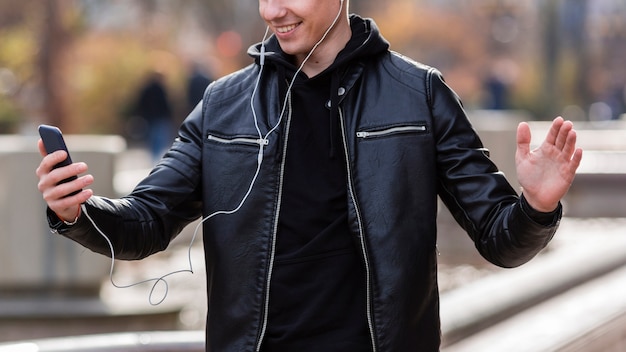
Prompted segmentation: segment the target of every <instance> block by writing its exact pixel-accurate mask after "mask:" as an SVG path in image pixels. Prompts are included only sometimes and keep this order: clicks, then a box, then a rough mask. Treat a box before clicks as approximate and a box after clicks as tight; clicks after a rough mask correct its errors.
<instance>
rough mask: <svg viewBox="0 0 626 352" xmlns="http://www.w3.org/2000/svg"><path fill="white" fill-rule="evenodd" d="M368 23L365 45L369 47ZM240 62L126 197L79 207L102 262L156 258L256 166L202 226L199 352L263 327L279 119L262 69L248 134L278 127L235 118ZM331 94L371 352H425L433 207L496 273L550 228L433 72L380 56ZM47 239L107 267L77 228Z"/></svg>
mask: <svg viewBox="0 0 626 352" xmlns="http://www.w3.org/2000/svg"><path fill="white" fill-rule="evenodd" d="M368 24H369V26H370V27H371V29H370V30H371V38H369V40H377V39H378V38H379V34H378V31H377V29H376V27H375V25H374V24H373V22H368ZM257 49H258V47H257ZM253 51H254V50H253ZM253 55H256V56H257V63H256V64H253V65H250V66H249V67H247V68H245V69H243V70H241V71H238V72H236V73H234V74H231V75H229V76H227V77H225V78H223V79H220V80H218V81H216V82H214V83H213V84H211V86H210V87H209V88H208V89H207V92H206V94H205V97H204V101H203V102H202V104H201V105H199V106H198V107H197V108H196V109H195V110H194V111H193V112H192V113H191V114H190V116H189V117H188V118H187V119H186V120H185V122H184V123H183V124H182V127H181V128H180V131H179V138H178V139H177V140H176V141H175V143H174V145H173V146H172V148H171V149H170V150H169V152H168V153H167V154H166V156H165V157H164V159H163V160H162V161H161V162H160V163H159V164H158V165H157V166H156V167H155V168H154V170H153V171H152V173H151V174H150V175H149V176H148V177H147V178H146V179H145V180H144V181H142V182H141V183H140V184H139V185H138V187H137V188H136V189H135V190H134V191H133V192H132V194H131V195H129V196H128V197H125V198H122V199H120V200H110V199H106V198H102V197H92V199H90V200H89V201H88V202H87V209H88V213H89V214H90V215H91V217H92V218H93V219H94V220H95V221H96V223H98V224H99V226H100V227H101V228H102V230H103V231H104V232H105V233H106V234H107V235H108V236H109V237H110V238H111V240H112V241H113V243H114V247H115V252H116V258H120V259H140V258H144V257H146V256H148V255H150V254H152V253H155V252H157V251H161V250H163V249H165V248H166V247H167V245H168V243H169V242H170V241H171V240H172V238H173V237H175V236H176V234H177V233H178V232H179V231H180V230H181V229H182V228H183V227H184V226H185V225H187V224H188V223H189V222H191V221H193V220H194V219H197V218H198V217H199V216H207V215H209V214H213V213H215V212H217V211H230V210H234V209H235V208H237V207H238V206H239V205H240V203H241V201H242V199H243V197H244V195H245V194H246V192H247V191H248V189H249V187H250V185H251V182H252V181H253V178H254V175H255V171H256V170H257V166H259V168H260V170H259V174H258V177H257V178H256V180H255V182H254V186H253V187H252V189H251V191H250V194H249V196H248V197H247V199H246V200H245V202H244V203H243V205H242V206H241V208H240V209H239V210H238V211H236V212H235V213H233V214H222V213H220V214H218V215H215V216H213V217H212V218H210V219H208V220H206V221H205V222H204V224H203V237H204V249H205V257H206V272H207V294H208V307H209V310H208V317H207V327H206V331H207V351H219V352H223V351H255V350H257V349H258V348H259V347H260V341H262V338H263V336H264V333H265V327H266V324H267V321H266V317H267V313H268V304H269V302H268V297H269V290H271V276H272V267H273V259H274V245H275V241H276V239H275V234H276V231H277V222H278V220H277V217H278V214H279V210H280V208H281V199H282V193H281V192H282V181H283V179H282V175H283V174H282V172H283V162H284V156H285V152H286V150H288V149H289V145H290V143H291V141H290V140H289V123H290V119H291V116H290V109H289V107H288V106H287V110H286V113H285V115H284V117H283V119H282V121H278V117H279V116H280V111H281V108H282V105H281V103H280V102H281V101H282V99H281V96H280V94H281V93H280V92H279V89H278V88H277V87H278V86H279V84H278V82H277V80H278V75H277V74H276V72H275V70H272V67H271V66H268V65H266V67H265V68H264V70H263V73H262V75H261V80H260V85H259V86H260V87H261V88H260V89H259V91H258V92H257V97H256V99H255V106H256V108H255V110H256V115H257V122H258V127H259V130H260V131H261V136H262V137H265V134H266V133H267V132H268V131H269V130H271V129H272V128H273V127H274V126H276V125H277V126H278V127H277V128H276V130H275V131H274V132H272V133H271V134H269V136H267V138H260V137H259V134H258V132H257V129H256V128H255V121H254V118H253V112H252V110H251V107H250V101H251V95H252V91H253V89H254V87H255V81H256V80H257V77H259V70H260V66H259V65H258V62H259V60H258V52H256V53H255V52H253ZM340 84H341V88H343V89H340V90H339V95H340V96H339V104H340V105H339V117H340V121H341V134H342V137H343V138H342V139H343V146H342V148H341V150H342V151H343V153H345V158H346V160H347V165H346V167H347V170H348V175H347V176H348V177H347V180H346V182H347V186H348V199H346V201H347V202H348V210H349V225H350V231H351V234H352V236H353V237H354V239H355V241H356V242H357V243H358V246H359V247H360V251H361V254H362V259H363V265H364V266H365V269H366V273H367V299H368V305H367V307H364V309H367V317H368V323H369V327H370V332H371V338H372V341H373V345H374V350H375V351H436V350H438V348H439V344H440V329H439V294H438V289H437V249H436V248H435V246H436V243H437V236H436V230H437V229H436V217H437V196H438V195H439V196H440V197H441V199H442V200H443V202H444V203H445V205H446V206H447V207H448V208H449V209H450V211H451V212H452V214H453V215H454V217H455V218H456V220H457V221H458V222H459V224H460V225H461V226H462V227H463V228H464V229H465V230H466V231H467V232H468V234H469V235H470V237H471V238H472V239H473V240H474V242H475V244H476V248H477V249H478V250H479V252H480V253H481V254H482V255H483V256H484V257H485V258H486V259H487V260H489V261H490V262H492V263H494V264H496V265H499V266H504V267H513V266H517V265H520V264H522V263H524V262H526V261H528V260H530V259H531V258H532V257H533V256H535V254H537V253H538V252H539V251H540V250H541V249H542V248H543V247H544V246H545V245H546V244H547V243H548V241H549V240H550V239H551V237H552V236H553V234H554V232H555V231H556V227H557V224H558V218H559V216H560V215H559V216H557V217H556V218H557V219H555V221H554V223H553V224H552V225H551V226H542V225H540V224H538V223H536V222H535V221H533V220H532V219H531V218H530V217H529V216H528V215H527V211H524V210H523V207H522V206H521V202H520V198H518V196H517V195H516V192H515V191H514V189H513V188H512V187H511V186H510V185H509V184H508V183H507V181H506V179H505V177H504V176H503V174H502V173H500V172H498V170H497V168H496V167H495V166H494V164H493V163H492V162H491V161H490V160H489V158H488V152H487V150H485V148H483V145H482V144H481V141H480V140H479V138H478V136H477V135H476V133H475V131H474V130H473V128H472V126H471V125H470V122H469V121H468V118H467V117H466V114H465V112H464V111H463V108H462V106H461V103H460V102H459V99H458V98H457V96H456V95H455V94H454V92H453V91H452V90H451V89H450V88H449V87H447V86H446V84H445V83H444V81H443V79H442V77H441V75H440V74H439V72H438V71H437V70H435V69H433V68H430V67H427V66H424V65H421V64H419V63H416V62H413V61H411V60H409V59H407V58H405V57H402V56H401V55H399V54H397V53H394V52H390V51H387V50H386V51H385V52H384V53H382V54H380V55H377V56H375V57H372V58H370V59H369V60H361V61H359V62H356V63H354V64H353V65H351V66H350V67H349V68H348V71H347V73H346V74H345V75H343V77H342V80H341V82H340ZM260 147H262V148H260ZM260 150H261V151H262V156H263V157H262V162H261V163H260V164H259V160H260V159H259V151H260ZM60 233H62V234H63V235H65V236H67V237H70V238H72V239H74V240H76V241H78V242H80V243H81V244H83V245H85V246H86V247H88V248H90V249H92V250H94V251H96V252H99V253H102V254H105V255H110V253H109V247H108V245H107V244H106V243H105V242H104V241H103V240H102V238H101V236H100V235H99V234H98V233H96V232H95V231H94V229H93V228H92V226H91V225H90V224H89V222H88V220H87V219H85V217H84V216H83V217H81V218H80V220H79V222H78V223H77V224H76V225H75V226H73V227H71V228H66V229H61V231H60ZM468 304H471V302H468Z"/></svg>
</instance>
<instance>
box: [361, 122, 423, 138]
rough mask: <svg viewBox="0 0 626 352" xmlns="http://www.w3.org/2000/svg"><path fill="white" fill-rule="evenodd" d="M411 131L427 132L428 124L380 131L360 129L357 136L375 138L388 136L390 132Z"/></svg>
mask: <svg viewBox="0 0 626 352" xmlns="http://www.w3.org/2000/svg"><path fill="white" fill-rule="evenodd" d="M409 132H426V126H424V125H418V126H399V127H391V128H386V129H384V130H379V131H359V132H357V133H356V136H357V137H359V138H373V137H381V136H386V135H390V134H397V133H409Z"/></svg>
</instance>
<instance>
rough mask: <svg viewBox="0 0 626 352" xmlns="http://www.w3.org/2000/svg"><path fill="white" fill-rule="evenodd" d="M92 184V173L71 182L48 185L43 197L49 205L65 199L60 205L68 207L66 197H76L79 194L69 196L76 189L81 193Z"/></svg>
mask: <svg viewBox="0 0 626 352" xmlns="http://www.w3.org/2000/svg"><path fill="white" fill-rule="evenodd" d="M91 184H93V176H92V175H84V176H81V177H79V178H77V179H76V180H73V181H70V182H65V183H61V184H55V185H54V186H51V187H46V188H44V189H43V192H42V193H43V199H44V200H45V201H46V203H48V204H49V205H54V204H58V202H59V201H61V200H63V202H61V205H60V206H59V207H62V208H65V207H67V204H66V203H67V201H66V199H75V198H76V196H77V195H78V194H77V195H72V196H69V197H68V194H72V193H74V192H76V191H80V193H82V192H83V190H84V189H85V188H86V187H88V186H90V185H91ZM80 193H79V194H80ZM83 201H84V200H83ZM70 205H71V203H70Z"/></svg>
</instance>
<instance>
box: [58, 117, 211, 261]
mask: <svg viewBox="0 0 626 352" xmlns="http://www.w3.org/2000/svg"><path fill="white" fill-rule="evenodd" d="M201 123H202V106H201V105H199V106H198V107H196V109H195V110H194V111H193V112H192V113H191V114H190V115H189V116H188V117H187V119H186V120H185V122H183V124H182V126H181V128H180V130H179V134H178V138H176V140H175V141H174V143H173V145H172V147H171V148H170V149H169V151H168V152H167V153H166V154H165V156H164V157H163V159H162V160H161V161H160V162H159V163H158V164H157V165H156V166H155V167H154V169H153V170H152V171H151V172H150V174H149V175H148V176H147V177H146V178H145V179H144V180H142V181H141V182H140V183H139V184H138V185H137V187H136V188H135V189H134V190H133V191H132V192H131V194H129V195H128V196H126V197H123V198H121V199H108V198H105V197H98V196H93V197H92V198H90V199H89V200H88V201H87V202H86V203H85V209H86V210H87V213H86V214H82V215H81V217H80V218H79V221H78V222H77V223H76V224H75V225H73V226H71V227H61V228H59V229H58V231H57V232H58V233H59V234H61V235H63V236H65V237H68V238H70V239H72V240H74V241H76V242H78V243H80V244H81V245H83V246H85V247H87V248H89V249H91V250H92V251H94V252H97V253H100V254H104V255H107V256H111V248H110V246H109V244H108V242H107V241H106V240H105V238H104V236H103V234H104V235H106V237H108V238H109V239H110V241H111V243H112V246H113V250H114V251H115V258H116V259H126V260H133V259H142V258H145V257H147V256H149V255H151V254H153V253H156V252H159V251H162V250H164V249H165V248H166V247H167V246H168V244H169V243H170V241H171V240H172V239H173V238H174V237H176V235H177V234H178V233H179V232H180V231H181V230H182V229H183V228H184V227H185V226H186V225H187V224H189V223H190V222H192V221H193V220H195V219H197V218H198V217H199V216H200V215H201V196H200V179H201V178H200V175H201V171H200V170H201V151H202V133H201V131H202V129H201ZM51 213H52V212H48V217H49V218H50V217H54V216H55V215H54V214H53V213H52V214H51ZM90 219H91V220H93V223H94V224H95V225H96V226H97V228H96V226H94V224H92V222H91V221H90ZM100 231H101V232H102V233H100Z"/></svg>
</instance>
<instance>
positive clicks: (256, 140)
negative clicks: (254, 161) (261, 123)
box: [207, 134, 270, 146]
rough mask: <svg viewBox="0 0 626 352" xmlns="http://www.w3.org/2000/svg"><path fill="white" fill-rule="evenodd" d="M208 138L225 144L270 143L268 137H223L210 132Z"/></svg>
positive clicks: (264, 144)
mask: <svg viewBox="0 0 626 352" xmlns="http://www.w3.org/2000/svg"><path fill="white" fill-rule="evenodd" d="M207 140H209V141H214V142H217V143H223V144H248V145H263V146H266V145H269V144H270V141H269V140H268V139H262V138H252V137H235V138H222V137H218V136H214V135H212V134H209V135H208V136H207Z"/></svg>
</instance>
